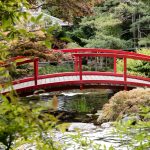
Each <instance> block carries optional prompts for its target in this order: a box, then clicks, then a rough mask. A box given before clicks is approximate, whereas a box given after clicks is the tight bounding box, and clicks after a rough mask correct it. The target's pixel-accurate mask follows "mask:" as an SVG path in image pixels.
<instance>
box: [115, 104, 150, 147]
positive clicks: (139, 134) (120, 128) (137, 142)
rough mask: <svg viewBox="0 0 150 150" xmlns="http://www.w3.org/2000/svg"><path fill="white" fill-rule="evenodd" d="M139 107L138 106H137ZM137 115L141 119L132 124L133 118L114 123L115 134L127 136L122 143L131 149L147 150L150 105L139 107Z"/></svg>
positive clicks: (149, 140) (149, 145)
mask: <svg viewBox="0 0 150 150" xmlns="http://www.w3.org/2000/svg"><path fill="white" fill-rule="evenodd" d="M139 107H140V106H139ZM139 115H140V116H141V117H142V119H141V120H139V121H137V122H136V124H135V125H132V122H133V120H129V121H127V122H121V121H120V122H118V123H117V124H116V134H118V135H119V137H120V138H123V137H128V139H129V140H127V142H125V141H123V143H122V144H123V145H125V147H127V148H128V149H132V150H148V149H149V148H150V107H148V106H146V107H140V113H139Z"/></svg>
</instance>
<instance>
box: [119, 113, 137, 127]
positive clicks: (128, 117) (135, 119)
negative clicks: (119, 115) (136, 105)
mask: <svg viewBox="0 0 150 150" xmlns="http://www.w3.org/2000/svg"><path fill="white" fill-rule="evenodd" d="M139 120H140V117H139V116H138V115H136V116H127V115H124V117H123V119H122V120H121V122H122V123H127V122H128V121H131V125H135V124H136V123H137V122H138V121H139Z"/></svg>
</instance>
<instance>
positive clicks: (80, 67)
mask: <svg viewBox="0 0 150 150" xmlns="http://www.w3.org/2000/svg"><path fill="white" fill-rule="evenodd" d="M79 69H80V72H79V75H80V82H82V57H79ZM82 89H83V85H82V83H80V90H82Z"/></svg>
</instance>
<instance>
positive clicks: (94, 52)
mask: <svg viewBox="0 0 150 150" xmlns="http://www.w3.org/2000/svg"><path fill="white" fill-rule="evenodd" d="M61 51H62V52H64V53H72V55H73V56H74V57H75V60H74V61H75V63H74V68H75V72H72V73H65V74H62V73H61V74H60V73H58V74H52V75H43V76H41V75H40V76H39V75H38V58H35V59H33V60H25V61H24V62H18V63H17V65H20V64H24V63H29V62H32V61H33V62H34V78H33V77H31V78H28V79H29V80H32V79H34V81H35V85H37V80H38V79H42V78H47V77H54V76H56V75H58V76H60V75H63V76H65V75H69V74H72V75H75V74H76V75H79V77H80V80H81V81H82V75H84V74H85V72H83V71H82V58H83V57H98V56H103V57H112V58H114V72H113V75H117V66H116V64H117V58H123V63H124V72H123V77H124V82H125V83H126V82H127V77H128V75H127V59H135V60H143V61H150V56H147V55H143V54H137V53H135V52H127V51H123V50H112V49H100V48H77V49H63V50H61ZM21 81H22V82H23V81H25V79H23V80H21ZM26 81H28V80H26ZM14 84H15V82H14ZM81 86H82V85H81ZM126 88H127V86H126V85H125V89H126Z"/></svg>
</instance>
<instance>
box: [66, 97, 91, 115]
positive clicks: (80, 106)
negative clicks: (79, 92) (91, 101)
mask: <svg viewBox="0 0 150 150" xmlns="http://www.w3.org/2000/svg"><path fill="white" fill-rule="evenodd" d="M69 108H71V109H73V110H75V111H77V112H90V111H91V108H90V107H89V106H88V103H87V100H86V99H85V97H83V98H82V99H79V100H78V99H77V100H76V101H73V102H72V103H71V104H69Z"/></svg>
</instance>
